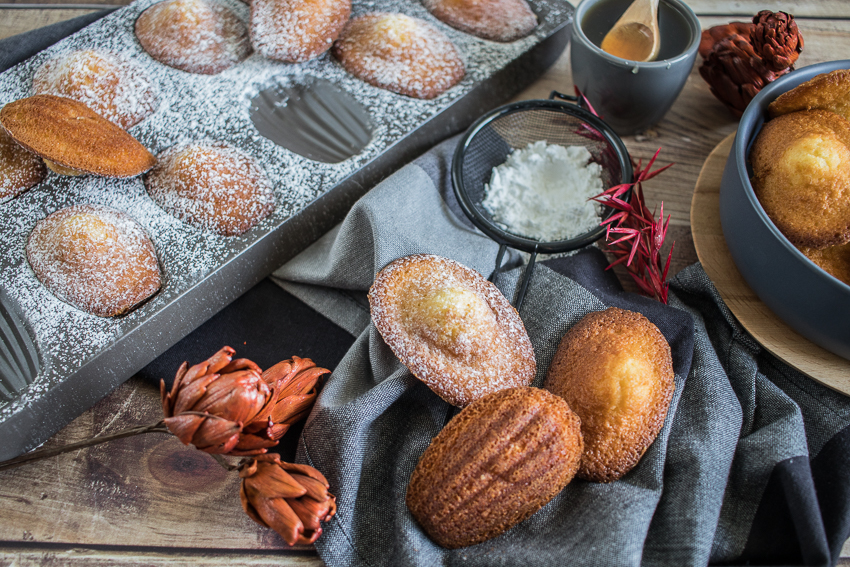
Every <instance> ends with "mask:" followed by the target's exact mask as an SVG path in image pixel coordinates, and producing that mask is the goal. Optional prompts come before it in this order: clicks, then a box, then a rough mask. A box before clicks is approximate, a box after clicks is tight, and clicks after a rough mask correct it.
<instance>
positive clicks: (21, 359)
mask: <svg viewBox="0 0 850 567" xmlns="http://www.w3.org/2000/svg"><path fill="white" fill-rule="evenodd" d="M18 313H19V312H18V309H16V307H15V305H14V303H13V302H12V300H11V299H10V298H9V297H7V296H6V294H5V293H3V291H2V290H0V404H4V403H7V402H11V401H12V400H14V399H15V398H17V397H18V396H20V395H21V393H22V392H23V391H24V390H26V388H27V386H29V385H30V384H32V382H33V380H35V377H36V376H38V373H39V371H40V369H41V362H40V359H39V356H38V349H36V347H35V341H34V340H33V338H32V335H31V334H30V332H29V330H28V329H27V328H26V326H25V325H24V321H23V318H22V317H20V315H19V314H18Z"/></svg>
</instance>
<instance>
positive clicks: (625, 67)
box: [567, 0, 701, 136]
mask: <svg viewBox="0 0 850 567" xmlns="http://www.w3.org/2000/svg"><path fill="white" fill-rule="evenodd" d="M630 4H631V0H582V1H581V2H580V3H579V5H578V6H577V7H576V13H575V18H574V20H573V24H572V25H573V34H572V40H571V47H570V49H571V52H570V63H571V67H572V73H573V82H574V84H575V86H576V87H578V89H579V90H580V91H581V92H582V93H583V94H584V95H585V96H586V97H587V99H588V100H589V101H590V103H591V104H592V105H593V107H594V109H595V110H596V111H597V112H598V113H599V116H600V117H601V118H602V120H604V121H605V122H606V123H607V124H608V125H609V126H611V128H613V129H614V131H615V132H616V133H617V134H619V135H620V136H627V135H631V134H635V133H638V132H642V131H645V130H646V129H647V128H650V127H651V126H653V125H654V124H655V123H656V122H658V121H659V120H661V118H663V117H664V115H665V114H666V113H667V111H668V110H670V107H671V106H673V103H674V102H675V101H676V98H677V97H678V96H679V93H680V92H681V91H682V88H683V87H684V86H685V82H686V81H687V79H688V75H690V72H691V69H692V68H693V65H694V62H695V61H696V55H697V48H698V47H699V41H700V34H701V27H700V23H699V20H698V19H697V17H696V15H695V14H694V12H693V10H691V9H690V8H689V7H688V6H687V4H686V3H685V2H683V1H682V0H661V1H660V2H659V5H658V26H659V39H660V46H659V52H658V56H657V57H656V58H655V59H654V60H653V61H635V60H629V59H623V58H620V57H615V56H613V55H611V54H609V53H606V52H605V51H603V50H602V47H601V44H602V40H603V38H604V37H605V35H606V34H607V33H608V32H609V31H610V30H611V28H612V27H613V26H614V24H615V23H616V22H617V20H619V19H620V16H622V15H623V13H624V12H625V11H626V9H627V8H628V7H629V5H630ZM635 57H636V58H637V57H638V55H636V56H635ZM567 89H568V90H571V89H569V87H567Z"/></svg>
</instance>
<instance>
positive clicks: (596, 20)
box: [581, 0, 693, 61]
mask: <svg viewBox="0 0 850 567" xmlns="http://www.w3.org/2000/svg"><path fill="white" fill-rule="evenodd" d="M632 1H633V0H603V1H602V2H599V3H598V4H596V5H594V6H592V7H591V8H590V9H589V10H588V11H587V13H586V14H585V15H584V17H583V18H582V20H581V29H582V30H583V31H584V35H586V36H587V39H589V40H590V41H592V42H593V43H594V44H595V45H596V46H597V47H599V48H600V49H601V48H602V40H603V38H604V37H605V35H606V34H607V33H608V32H609V31H611V28H612V27H614V24H615V23H617V20H619V19H620V16H622V15H623V13H624V12H625V11H626V9H627V8H628V7H629V6H630V5H631V4H632ZM658 30H659V34H658V35H659V38H660V39H661V47H660V48H659V49H658V55H657V56H656V57H655V61H663V60H664V59H672V58H673V57H676V56H677V55H679V54H681V53H684V52H685V50H686V49H687V48H688V45H689V44H690V42H691V40H692V39H693V38H692V36H691V33H690V28H689V26H688V22H687V20H685V17H684V16H683V15H682V13H681V12H679V11H678V10H676V9H675V8H673V7H672V6H670V5H669V4H667V3H666V2H663V1H662V2H659V3H658ZM636 55H638V57H637V58H636V59H640V54H636ZM623 58H624V59H629V58H628V57H623Z"/></svg>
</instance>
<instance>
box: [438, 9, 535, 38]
mask: <svg viewBox="0 0 850 567" xmlns="http://www.w3.org/2000/svg"><path fill="white" fill-rule="evenodd" d="M422 3H423V4H424V5H425V7H426V8H428V10H429V11H430V12H431V13H432V14H434V16H436V17H437V18H439V19H440V20H441V21H443V22H445V23H447V24H448V25H450V26H452V27H453V28H457V29H459V30H461V31H465V32H467V33H471V34H473V35H477V36H478V37H483V38H484V39H492V40H493V41H514V40H516V39H519V38H521V37H523V36H524V35H526V34H528V33H529V32H530V31H531V30H533V29H534V27H535V26H536V25H537V17H536V16H535V15H534V12H532V11H531V8H530V7H529V6H528V3H527V2H526V1H525V0H422Z"/></svg>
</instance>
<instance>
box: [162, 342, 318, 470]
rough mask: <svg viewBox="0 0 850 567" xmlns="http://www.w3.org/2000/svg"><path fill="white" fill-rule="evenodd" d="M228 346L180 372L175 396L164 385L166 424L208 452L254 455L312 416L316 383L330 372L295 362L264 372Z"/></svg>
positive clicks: (309, 363)
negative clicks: (297, 423)
mask: <svg viewBox="0 0 850 567" xmlns="http://www.w3.org/2000/svg"><path fill="white" fill-rule="evenodd" d="M234 353H235V351H234V350H233V349H232V348H230V347H224V348H222V349H221V350H220V351H218V352H217V353H216V354H214V355H213V356H212V357H210V358H209V359H208V360H206V361H204V362H202V363H200V364H196V365H195V366H193V367H191V368H188V369H187V364H186V363H185V362H184V363H183V365H181V366H180V369H179V370H178V371H177V376H176V377H175V379H174V385H173V386H172V388H171V392H166V389H165V382H160V393H161V396H162V411H163V413H164V415H165V420H164V421H165V425H166V427H168V430H169V431H171V433H173V434H174V435H175V436H177V438H179V439H180V440H181V441H182V442H183V443H185V444H190V443H191V444H192V445H194V446H195V447H197V448H198V449H200V450H202V451H205V452H207V453H215V454H222V455H239V456H250V455H259V454H262V453H265V452H266V451H267V450H268V448H269V447H273V446H275V445H277V443H278V440H279V439H280V438H281V437H282V436H283V434H284V433H285V432H286V430H287V429H289V427H290V426H291V425H292V424H293V423H296V422H298V421H299V420H300V419H303V418H304V417H305V416H306V414H307V413H308V412H309V411H310V408H311V407H312V404H313V402H314V401H315V398H316V395H317V392H318V387H317V384H318V381H319V380H320V378H321V377H322V376H324V375H325V374H328V373H329V372H330V371H329V370H327V369H325V368H319V367H317V366H316V365H315V363H313V361H312V360H310V359H309V358H299V357H297V356H296V357H292V359H290V360H284V361H283V362H280V363H278V364H276V365H275V366H272V367H271V368H269V369H268V370H266V371H265V372H263V371H262V370H261V369H260V367H259V366H257V365H256V364H255V363H253V362H251V361H250V360H248V359H245V358H240V359H236V360H232V358H233V355H234Z"/></svg>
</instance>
